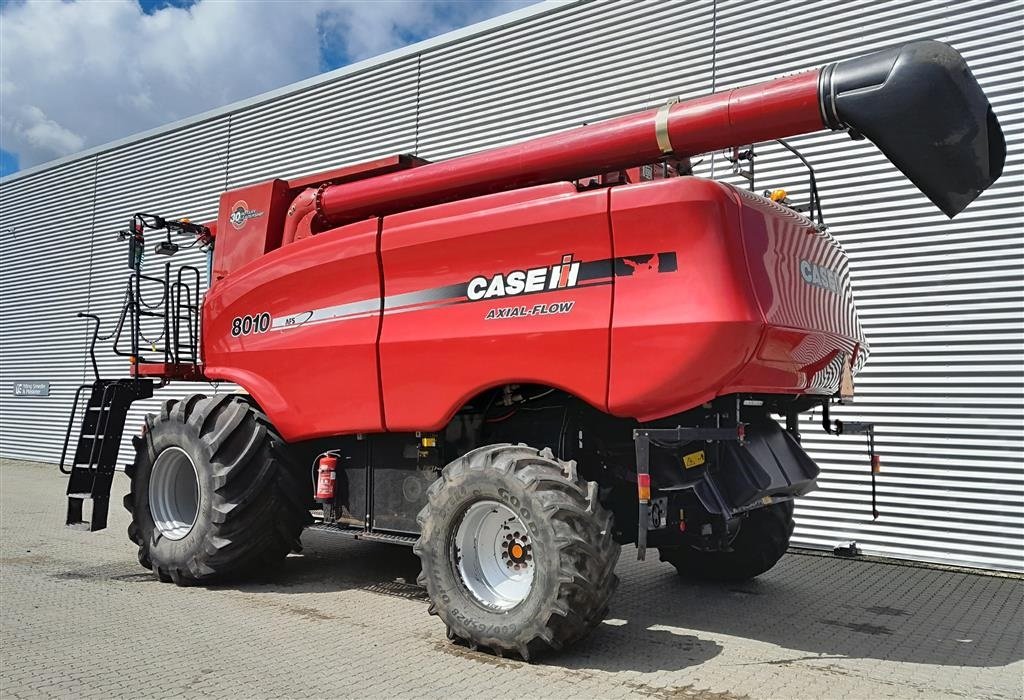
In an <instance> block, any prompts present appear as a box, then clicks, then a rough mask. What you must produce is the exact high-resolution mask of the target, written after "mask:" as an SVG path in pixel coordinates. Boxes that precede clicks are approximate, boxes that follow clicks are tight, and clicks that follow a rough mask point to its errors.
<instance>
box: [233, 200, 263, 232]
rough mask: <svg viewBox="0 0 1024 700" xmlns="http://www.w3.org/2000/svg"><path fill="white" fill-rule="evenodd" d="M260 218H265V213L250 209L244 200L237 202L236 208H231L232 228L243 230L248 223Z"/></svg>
mask: <svg viewBox="0 0 1024 700" xmlns="http://www.w3.org/2000/svg"><path fill="white" fill-rule="evenodd" d="M260 216H263V212H261V211H256V210H255V209H250V208H249V205H248V204H246V203H245V201H244V200H239V201H237V202H235V206H233V207H231V217H230V221H231V225H232V226H234V227H235V228H236V229H239V230H241V228H242V227H243V226H245V222H246V221H248V220H249V219H255V218H257V217H260Z"/></svg>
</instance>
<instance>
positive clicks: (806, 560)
mask: <svg viewBox="0 0 1024 700" xmlns="http://www.w3.org/2000/svg"><path fill="white" fill-rule="evenodd" d="M65 478H66V477H62V476H61V475H60V474H59V473H58V472H57V470H56V468H54V467H52V466H48V465H38V464H33V463H27V462H16V461H10V460H0V697H2V698H4V699H6V698H21V697H26V698H28V697H32V698H34V697H113V696H117V697H126V696H127V697H155V698H167V697H232V698H234V697H243V696H244V697H247V698H254V697H255V698H270V697H360V698H368V697H388V698H405V697H410V698H411V697H416V698H433V697H437V698H471V699H472V700H479V699H480V698H492V697H515V698H574V697H581V698H627V697H654V698H691V699H697V700H733V699H734V698H744V697H749V698H800V699H805V698H890V697H892V698H928V699H931V698H992V699H993V700H1019V699H1020V698H1022V697H1024V581H1022V580H1021V579H1020V578H1019V577H1016V578H1015V577H1006V576H989V575H982V574H977V573H971V572H966V571H951V570H944V569H937V568H926V567H920V566H906V565H898V564H892V563H884V562H877V561H860V560H849V559H840V558H836V557H832V556H822V555H817V554H810V553H799V552H791V553H790V554H787V555H786V556H785V557H783V559H782V561H780V562H779V564H778V565H777V566H776V567H775V568H774V569H772V570H771V571H770V572H768V573H767V574H765V575H763V576H761V577H759V578H758V579H756V580H755V581H752V582H749V583H744V584H741V585H708V584H697V583H692V582H686V581H683V580H681V579H679V578H678V577H677V576H676V575H675V572H674V569H672V567H671V566H669V565H667V564H663V563H661V562H659V561H657V555H656V553H655V554H654V555H653V556H652V557H651V558H650V560H648V561H646V562H637V561H636V554H635V549H633V548H632V547H625V548H624V549H623V552H622V557H621V559H620V563H619V567H618V574H619V576H620V577H621V579H622V583H621V585H620V588H619V590H618V592H617V594H616V596H615V599H614V601H613V603H612V609H611V613H610V616H609V618H608V619H607V620H606V621H605V623H604V624H602V625H601V626H600V627H599V629H598V630H597V631H596V632H595V633H594V634H593V635H592V636H591V637H589V638H588V639H587V640H585V641H584V642H582V643H580V644H577V645H576V646H574V647H572V648H571V649H569V650H567V651H565V652H562V653H560V654H557V655H551V656H548V657H545V658H543V659H542V660H540V662H538V663H534V664H526V663H523V662H521V661H518V660H511V659H498V658H495V657H492V656H489V655H487V654H484V653H480V652H474V651H470V650H469V649H467V648H464V647H461V646H457V645H454V644H451V643H449V642H448V641H447V640H446V639H445V634H444V627H443V625H442V624H441V623H440V622H439V621H438V620H437V618H435V617H430V616H428V615H427V603H426V599H425V595H424V592H423V591H422V590H421V589H420V588H418V587H417V586H416V585H415V580H416V574H417V573H418V570H419V566H418V560H417V559H416V557H415V555H413V553H412V551H411V550H409V549H407V548H404V547H397V546H393V545H385V544H375V543H366V542H355V541H350V540H343V539H337V538H335V537H331V536H330V535H329V534H323V533H313V532H310V533H307V534H306V535H305V536H304V537H303V545H304V549H303V551H302V552H301V553H300V554H293V555H291V556H289V557H288V558H287V559H286V560H285V561H284V562H283V563H282V565H281V566H280V567H277V568H276V569H275V570H274V571H268V572H266V574H265V575H263V576H262V577H261V578H259V579H257V580H252V581H250V582H247V583H244V584H234V585H225V586H217V587H194V588H179V587H176V586H174V585H172V584H163V583H159V582H157V581H156V580H155V579H154V577H153V575H152V574H151V573H150V572H149V571H147V570H145V569H143V568H142V567H140V566H139V564H138V562H137V561H136V558H135V547H134V546H133V545H132V544H131V543H130V542H129V541H128V539H127V536H126V534H125V533H126V528H127V525H128V517H127V513H126V512H125V511H124V510H123V509H122V508H121V507H120V505H119V504H120V500H121V496H122V495H123V494H124V493H125V492H126V491H127V488H128V480H127V478H126V477H125V476H124V475H123V474H118V475H117V477H116V478H115V481H114V497H113V498H112V499H111V502H112V506H111V517H110V527H109V528H108V529H107V530H104V531H102V532H98V533H85V532H79V531H73V530H68V529H66V528H64V527H63V517H64V504H65V499H64V488H65V485H66V482H65Z"/></svg>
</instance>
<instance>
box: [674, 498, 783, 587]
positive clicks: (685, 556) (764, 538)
mask: <svg viewBox="0 0 1024 700" xmlns="http://www.w3.org/2000/svg"><path fill="white" fill-rule="evenodd" d="M792 534H793V502H792V501H783V502H782V503H776V504H774V505H770V506H767V507H765V508H759V509H757V510H754V511H751V512H750V513H749V514H748V515H747V516H746V517H745V518H744V519H743V520H742V521H741V523H740V529H739V532H737V533H736V536H735V537H734V538H733V541H732V544H731V549H730V551H727V552H704V551H701V550H698V549H694V548H693V547H662V548H660V549H659V550H658V551H659V554H660V556H661V560H662V561H665V562H668V563H669V564H672V566H674V567H676V571H678V572H679V575H680V576H682V577H684V578H694V579H703V580H707V581H723V582H738V581H747V580H749V579H752V578H754V577H755V576H759V575H761V574H763V573H764V572H766V571H768V570H769V569H771V568H772V567H773V566H775V565H776V564H777V563H778V561H779V559H781V558H782V555H783V554H785V553H786V550H787V549H788V548H789V538H790V535H792Z"/></svg>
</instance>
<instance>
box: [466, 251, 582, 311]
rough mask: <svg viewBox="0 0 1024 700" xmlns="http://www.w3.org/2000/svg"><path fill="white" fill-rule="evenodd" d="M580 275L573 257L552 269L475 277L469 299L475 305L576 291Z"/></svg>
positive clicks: (536, 268)
mask: <svg viewBox="0 0 1024 700" xmlns="http://www.w3.org/2000/svg"><path fill="white" fill-rule="evenodd" d="M579 275H580V263H579V261H574V260H573V259H572V253H569V254H567V255H563V256H562V262H561V263H560V264H558V265H552V266H551V267H531V268H530V269H529V270H513V271H512V272H508V273H505V274H501V273H499V274H497V275H494V276H493V277H474V278H473V279H471V280H470V281H469V284H468V285H467V286H466V296H467V297H469V298H470V299H471V300H472V301H479V300H481V299H495V298H499V297H511V296H516V295H518V294H531V293H533V292H544V291H548V290H551V289H566V288H568V287H575V286H576V280H577V279H578V278H579Z"/></svg>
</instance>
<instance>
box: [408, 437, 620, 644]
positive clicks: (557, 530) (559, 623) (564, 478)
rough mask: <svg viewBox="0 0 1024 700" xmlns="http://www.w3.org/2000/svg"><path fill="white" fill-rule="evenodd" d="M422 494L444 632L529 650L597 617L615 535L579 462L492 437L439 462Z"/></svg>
mask: <svg viewBox="0 0 1024 700" xmlns="http://www.w3.org/2000/svg"><path fill="white" fill-rule="evenodd" d="M427 495H428V501H427V505H426V506H425V507H424V508H423V510H422V511H421V512H420V514H419V518H418V520H419V524H420V527H421V529H422V534H421V535H420V539H419V541H418V542H417V544H416V547H415V551H416V554H418V555H419V557H420V562H421V564H422V566H423V573H422V574H421V576H420V583H421V585H424V586H425V587H426V589H427V593H428V594H429V596H430V600H431V605H430V609H429V611H430V613H431V614H433V615H438V616H439V617H440V618H441V619H442V621H443V622H444V623H445V625H447V628H448V637H449V639H458V640H464V641H465V642H466V643H468V644H469V645H470V647H472V648H474V649H475V648H478V647H484V648H486V649H488V650H490V651H492V652H494V653H495V654H498V655H499V656H501V655H504V654H506V653H518V654H519V655H520V656H521V657H522V658H523V659H526V660H529V659H530V658H531V656H534V655H536V654H537V653H538V652H541V651H544V650H547V649H560V648H562V647H563V646H565V645H567V644H571V643H572V642H575V641H577V640H578V639H580V638H582V637H583V636H585V635H586V634H587V633H588V632H589V631H590V630H591V629H593V628H594V627H595V626H596V625H597V624H599V623H600V622H601V620H602V619H604V616H605V615H606V614H607V610H608V601H609V599H610V598H611V595H612V592H613V591H614V589H615V586H616V584H617V583H618V579H617V577H616V576H615V572H614V569H615V563H616V561H617V560H618V557H619V546H618V545H617V544H615V542H614V541H613V540H612V519H611V518H612V516H611V514H610V513H609V512H608V511H606V510H605V509H604V508H603V507H602V506H601V504H600V503H599V502H598V500H597V485H596V484H594V483H587V482H584V481H582V480H580V479H579V478H578V477H577V475H576V470H575V463H573V462H562V461H559V460H557V459H554V457H553V456H552V454H551V452H550V451H549V450H543V451H538V450H536V449H534V448H532V447H527V446H526V445H489V446H487V447H481V448H479V449H477V450H474V451H472V452H470V453H469V454H467V455H465V456H464V457H461V458H459V459H457V460H455V461H454V462H452V463H451V464H449V465H448V466H447V467H445V469H444V471H443V473H442V476H441V478H440V479H438V480H437V481H436V482H434V483H433V484H432V485H431V487H430V489H429V490H428V493H427Z"/></svg>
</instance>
